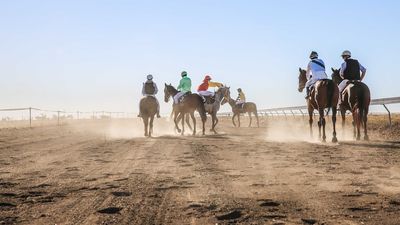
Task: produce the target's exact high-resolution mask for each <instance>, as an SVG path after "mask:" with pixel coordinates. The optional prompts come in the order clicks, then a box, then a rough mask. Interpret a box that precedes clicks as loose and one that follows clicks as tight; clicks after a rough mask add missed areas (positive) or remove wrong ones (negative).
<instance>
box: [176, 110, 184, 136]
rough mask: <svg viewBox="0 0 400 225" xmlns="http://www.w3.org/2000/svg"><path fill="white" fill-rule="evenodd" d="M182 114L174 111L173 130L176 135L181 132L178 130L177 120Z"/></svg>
mask: <svg viewBox="0 0 400 225" xmlns="http://www.w3.org/2000/svg"><path fill="white" fill-rule="evenodd" d="M181 114H182V113H179V112H177V111H175V115H174V123H175V129H176V130H177V131H178V133H181V132H182V130H181V129H180V128H179V125H178V123H179V118H180V117H181Z"/></svg>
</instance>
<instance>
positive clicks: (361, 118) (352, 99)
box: [331, 68, 371, 141]
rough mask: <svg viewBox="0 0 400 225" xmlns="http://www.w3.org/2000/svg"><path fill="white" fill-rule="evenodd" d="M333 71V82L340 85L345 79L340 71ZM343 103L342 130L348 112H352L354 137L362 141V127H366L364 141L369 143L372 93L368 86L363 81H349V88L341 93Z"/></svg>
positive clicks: (340, 106) (341, 107) (341, 111)
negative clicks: (369, 113) (368, 125)
mask: <svg viewBox="0 0 400 225" xmlns="http://www.w3.org/2000/svg"><path fill="white" fill-rule="evenodd" d="M331 69H332V72H333V73H332V80H333V82H335V84H337V85H339V84H340V83H341V82H342V81H343V78H342V77H341V76H340V73H339V70H335V69H333V68H331ZM341 98H342V100H343V101H342V103H341V104H340V105H339V108H340V114H341V115H342V129H343V130H344V127H345V123H346V122H345V121H346V111H347V110H349V111H351V114H352V116H353V137H354V138H355V139H356V140H360V137H361V134H360V126H361V125H363V127H364V140H366V141H368V140H369V137H368V131H367V121H368V111H369V104H370V102H371V93H370V91H369V88H368V86H367V85H366V84H364V83H363V82H361V81H349V82H348V85H347V87H346V88H345V89H344V90H343V92H342V93H341Z"/></svg>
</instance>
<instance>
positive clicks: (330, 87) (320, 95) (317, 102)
mask: <svg viewBox="0 0 400 225" xmlns="http://www.w3.org/2000/svg"><path fill="white" fill-rule="evenodd" d="M299 72H300V74H299V87H298V91H299V92H302V91H303V90H304V88H305V86H306V82H307V76H306V71H305V70H303V69H301V68H299ZM338 98H339V89H338V86H337V85H336V84H335V83H334V82H333V81H332V80H330V79H322V80H318V81H317V82H316V83H315V84H314V88H313V89H312V90H311V92H310V97H308V98H307V100H306V101H307V108H308V115H309V125H310V136H311V137H312V134H313V132H312V124H313V112H314V109H316V110H318V112H319V121H318V130H319V138H320V139H321V127H322V142H326V135H325V123H326V122H325V111H324V109H325V108H328V110H329V108H332V124H333V137H332V142H333V143H337V142H338V140H337V137H336V113H337V103H338Z"/></svg>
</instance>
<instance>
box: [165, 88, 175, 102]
mask: <svg viewBox="0 0 400 225" xmlns="http://www.w3.org/2000/svg"><path fill="white" fill-rule="evenodd" d="M177 92H178V91H177V90H176V89H175V88H174V87H173V86H172V85H171V84H169V85H168V84H165V88H164V101H165V102H168V101H169V98H170V97H171V96H174V95H175V94H176V93H177Z"/></svg>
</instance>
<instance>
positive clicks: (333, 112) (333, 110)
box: [332, 106, 338, 143]
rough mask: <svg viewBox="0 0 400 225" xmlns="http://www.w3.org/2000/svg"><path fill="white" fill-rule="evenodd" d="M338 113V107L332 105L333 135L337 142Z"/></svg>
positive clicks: (333, 139) (334, 140) (333, 140)
mask: <svg viewBox="0 0 400 225" xmlns="http://www.w3.org/2000/svg"><path fill="white" fill-rule="evenodd" d="M336 113H337V109H336V107H335V106H334V107H332V126H333V137H332V142H333V143H336V142H337V141H338V140H337V137H336Z"/></svg>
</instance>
